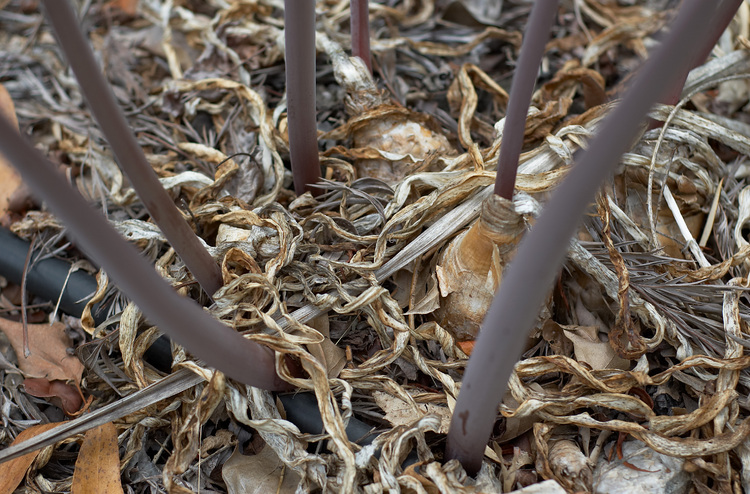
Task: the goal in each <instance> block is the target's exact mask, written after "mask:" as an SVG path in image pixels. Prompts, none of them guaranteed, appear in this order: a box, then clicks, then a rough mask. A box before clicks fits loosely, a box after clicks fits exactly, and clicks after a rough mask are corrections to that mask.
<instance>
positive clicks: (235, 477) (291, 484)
mask: <svg viewBox="0 0 750 494" xmlns="http://www.w3.org/2000/svg"><path fill="white" fill-rule="evenodd" d="M221 476H222V477H223V479H224V483H225V484H227V491H228V492H229V494H240V493H242V494H254V493H266V492H276V493H279V494H286V493H292V492H295V491H296V490H297V485H298V484H299V480H300V477H299V475H298V474H297V472H295V471H294V470H290V469H288V468H285V465H284V464H283V463H282V462H281V460H280V459H279V457H278V456H277V455H276V452H275V451H274V450H273V449H271V448H270V447H268V446H266V447H265V448H263V451H261V452H260V453H258V454H257V455H252V456H245V455H243V454H242V453H240V452H239V449H238V448H235V450H234V453H232V456H230V457H229V459H228V460H227V461H226V462H224V467H223V468H222V469H221ZM73 494H76V493H73Z"/></svg>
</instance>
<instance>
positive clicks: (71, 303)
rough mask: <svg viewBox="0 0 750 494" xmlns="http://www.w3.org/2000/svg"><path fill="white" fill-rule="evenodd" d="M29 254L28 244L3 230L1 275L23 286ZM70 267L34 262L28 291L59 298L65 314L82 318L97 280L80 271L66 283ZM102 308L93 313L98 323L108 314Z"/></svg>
mask: <svg viewBox="0 0 750 494" xmlns="http://www.w3.org/2000/svg"><path fill="white" fill-rule="evenodd" d="M28 252H29V243H28V242H26V241H25V240H22V239H20V238H18V237H17V236H16V235H14V234H13V233H12V232H10V231H9V230H6V229H5V228H0V276H3V277H4V278H6V279H7V280H9V281H11V282H13V283H15V284H17V285H20V284H21V280H22V278H23V271H24V267H25V264H26V256H27V254H28ZM70 266H71V265H70V263H69V262H66V261H64V260H62V259H55V258H48V259H43V260H41V261H37V262H34V263H32V266H31V269H30V270H29V272H28V273H27V274H26V288H27V289H28V290H29V291H30V292H31V293H33V294H34V295H36V296H37V297H40V298H43V299H46V300H50V301H52V302H53V303H56V302H57V300H58V298H59V299H60V309H61V310H62V311H63V312H65V313H66V314H70V315H72V316H76V317H81V313H82V312H83V308H84V307H85V306H86V302H87V301H88V300H89V299H90V298H91V297H92V295H94V293H95V292H96V279H94V277H92V276H91V275H90V274H88V273H86V272H85V271H81V270H79V271H74V272H72V273H70V277H69V278H68V282H67V284H66V283H65V278H67V277H68V272H69V271H70ZM63 287H64V288H65V290H63ZM61 292H62V296H61V295H60V293H61ZM98 309H99V306H96V307H95V309H94V310H93V311H92V314H93V315H94V320H95V321H96V322H97V323H100V322H103V320H104V317H105V315H106V311H104V310H98Z"/></svg>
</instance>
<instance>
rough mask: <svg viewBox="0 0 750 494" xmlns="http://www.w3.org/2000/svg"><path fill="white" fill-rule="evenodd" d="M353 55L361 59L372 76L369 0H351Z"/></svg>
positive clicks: (350, 22)
mask: <svg viewBox="0 0 750 494" xmlns="http://www.w3.org/2000/svg"><path fill="white" fill-rule="evenodd" d="M349 24H350V26H351V28H350V29H351V33H352V55H354V56H355V57H359V58H361V59H362V61H363V62H365V65H367V69H368V70H369V71H370V74H372V58H371V57H372V54H371V53H370V6H369V2H368V0H351V18H350V21H349Z"/></svg>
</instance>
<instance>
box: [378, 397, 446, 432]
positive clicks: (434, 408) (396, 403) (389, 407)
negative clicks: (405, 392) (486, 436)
mask: <svg viewBox="0 0 750 494" xmlns="http://www.w3.org/2000/svg"><path fill="white" fill-rule="evenodd" d="M372 397H373V398H374V399H375V403H377V405H378V406H379V407H380V409H381V410H383V411H384V412H385V419H386V420H387V421H388V422H390V423H391V425H393V426H398V425H407V426H412V425H414V423H415V422H417V421H418V420H420V419H421V418H422V417H424V416H425V415H427V414H430V415H437V416H438V417H439V418H440V428H439V430H438V431H437V432H438V433H440V434H446V433H447V432H448V425H449V424H450V421H451V412H450V410H448V408H447V407H441V406H440V405H436V404H434V403H419V404H417V408H418V409H419V411H417V410H415V409H414V407H412V406H411V405H409V404H408V403H406V402H405V401H404V400H402V399H400V398H397V397H395V396H392V395H389V394H388V393H383V392H381V391H375V392H374V393H373V394H372ZM420 412H421V413H420Z"/></svg>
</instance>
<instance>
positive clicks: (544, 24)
mask: <svg viewBox="0 0 750 494" xmlns="http://www.w3.org/2000/svg"><path fill="white" fill-rule="evenodd" d="M557 2H558V0H536V1H535V2H534V7H532V9H531V14H529V22H528V23H527V24H526V32H525V33H524V37H523V44H522V45H521V53H520V54H519V56H518V64H517V65H516V70H515V72H514V73H513V83H512V84H511V87H510V99H509V101H508V111H507V113H506V114H505V125H504V126H503V141H502V145H501V146H500V158H499V159H498V162H497V176H496V177H495V194H497V195H499V196H500V197H504V198H505V199H508V200H509V201H512V200H513V188H514V186H515V184H516V170H518V157H519V155H520V154H521V148H522V147H523V136H524V131H525V130H526V115H527V114H528V112H529V104H530V103H531V94H532V93H533V92H534V83H535V82H536V77H537V74H538V73H539V64H540V63H541V61H542V56H543V55H544V47H545V46H546V44H547V40H548V39H549V33H550V30H551V29H552V25H553V24H554V22H555V15H556V14H557Z"/></svg>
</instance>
